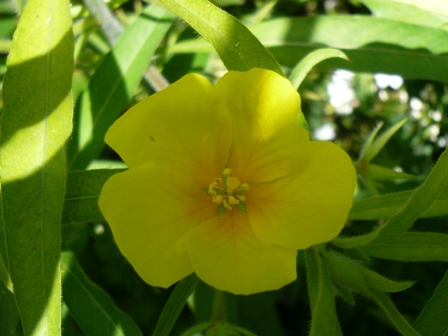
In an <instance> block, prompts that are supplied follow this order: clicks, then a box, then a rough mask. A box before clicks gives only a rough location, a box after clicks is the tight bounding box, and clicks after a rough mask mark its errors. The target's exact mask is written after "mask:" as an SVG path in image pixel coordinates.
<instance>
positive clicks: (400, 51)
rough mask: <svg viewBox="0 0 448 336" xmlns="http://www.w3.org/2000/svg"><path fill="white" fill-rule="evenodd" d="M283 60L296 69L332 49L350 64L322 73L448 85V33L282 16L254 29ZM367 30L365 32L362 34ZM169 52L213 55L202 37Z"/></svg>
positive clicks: (366, 19) (370, 21) (326, 66)
mask: <svg viewBox="0 0 448 336" xmlns="http://www.w3.org/2000/svg"><path fill="white" fill-rule="evenodd" d="M249 29H250V30H251V31H252V33H254V35H255V36H256V37H257V38H258V39H259V40H260V41H261V43H263V45H264V46H265V47H267V48H268V49H269V50H270V51H271V52H272V54H273V55H274V57H275V58H276V59H277V61H278V62H279V63H280V64H282V65H285V66H289V67H293V66H295V65H296V64H297V62H298V61H299V60H300V59H302V58H303V57H305V56H306V55H307V54H308V53H310V52H311V51H313V50H315V49H318V48H322V47H329V48H335V49H339V50H341V51H343V52H344V53H345V55H346V56H347V57H348V58H349V59H350V62H347V61H345V60H341V59H338V58H333V59H329V60H326V61H325V62H322V63H320V64H318V65H317V66H316V69H317V70H321V71H328V70H333V69H338V68H340V69H348V70H352V71H355V72H372V73H376V72H382V73H393V74H399V75H401V76H403V77H406V78H421V79H433V80H437V81H440V82H445V83H446V82H448V77H447V76H445V74H446V73H448V45H447V44H446V43H445V41H446V40H447V39H448V31H444V30H440V29H436V28H431V27H423V26H418V25H413V24H408V23H403V22H399V21H395V20H390V19H382V18H375V17H370V16H362V15H350V16H347V15H328V16H315V17H300V18H278V19H272V20H267V21H264V22H261V23H259V24H254V25H251V26H249ZM360 32H362V34H360ZM169 52H174V53H179V52H188V53H190V52H213V49H212V48H211V47H210V45H208V44H207V43H206V42H205V41H201V40H198V39H195V40H189V41H185V42H181V43H178V44H176V45H174V46H172V47H171V48H170V49H169Z"/></svg>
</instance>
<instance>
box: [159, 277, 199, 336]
mask: <svg viewBox="0 0 448 336" xmlns="http://www.w3.org/2000/svg"><path fill="white" fill-rule="evenodd" d="M198 281H199V278H198V277H197V276H196V274H194V273H193V274H190V275H189V276H188V277H186V278H185V279H183V280H181V281H180V282H179V283H178V284H177V285H176V288H174V291H173V292H172V293H171V296H170V297H169V299H168V301H167V303H166V304H165V307H164V308H163V311H162V314H160V317H159V320H158V321H157V325H156V328H155V330H154V332H153V334H152V335H153V336H168V335H169V334H170V331H171V329H172V328H173V326H174V323H175V322H176V320H177V318H178V317H179V315H180V313H181V311H182V309H183V307H184V306H185V302H186V301H187V299H188V297H189V296H190V295H191V293H193V291H194V289H195V288H196V285H197V284H198Z"/></svg>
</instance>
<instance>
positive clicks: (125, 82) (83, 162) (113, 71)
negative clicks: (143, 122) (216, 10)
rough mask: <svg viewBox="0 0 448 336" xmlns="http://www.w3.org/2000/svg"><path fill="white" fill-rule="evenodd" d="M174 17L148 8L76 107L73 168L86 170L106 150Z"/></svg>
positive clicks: (71, 149) (71, 145)
mask: <svg viewBox="0 0 448 336" xmlns="http://www.w3.org/2000/svg"><path fill="white" fill-rule="evenodd" d="M172 20H173V15H172V14H170V13H168V12H167V11H165V9H163V8H160V7H158V6H156V5H150V6H149V7H147V8H146V9H145V10H144V11H143V12H142V14H141V15H140V16H139V17H138V18H137V20H136V21H135V22H134V23H133V24H132V25H131V26H129V27H128V28H127V29H126V30H125V31H124V33H123V34H122V35H121V36H120V38H119V39H118V41H117V44H116V45H115V46H114V48H113V49H112V51H111V52H110V53H109V54H107V56H106V57H105V59H104V60H103V62H102V63H101V65H100V66H99V68H98V69H97V70H96V72H95V74H94V75H93V77H92V79H91V80H90V83H89V87H88V88H87V90H86V91H84V92H83V93H82V95H81V96H80V97H79V99H78V101H77V104H76V112H75V119H76V120H77V122H76V123H75V127H76V129H75V131H74V134H73V139H72V140H71V141H70V142H69V146H68V156H69V166H70V167H71V169H72V170H76V169H84V168H86V167H87V166H88V164H89V163H90V162H91V161H92V160H93V159H95V158H96V157H97V156H98V154H99V153H100V152H101V150H102V149H103V148H104V140H103V139H104V135H105V134H106V132H107V130H108V129H109V127H110V125H112V123H113V122H114V121H115V120H116V119H117V118H118V116H119V115H120V114H121V113H122V112H123V110H124V109H125V107H126V105H127V104H128V103H129V101H130V100H131V98H132V96H133V95H134V92H135V90H136V89H137V87H138V85H139V83H140V82H141V79H142V77H143V74H144V73H145V71H146V69H147V68H148V66H149V64H150V62H151V59H152V56H153V55H154V52H155V50H156V49H157V47H158V45H159V44H160V41H161V40H162V38H163V37H164V36H165V34H166V32H167V31H168V29H169V27H170V26H171V24H172V22H173V21H172Z"/></svg>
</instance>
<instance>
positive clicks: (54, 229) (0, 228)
mask: <svg viewBox="0 0 448 336" xmlns="http://www.w3.org/2000/svg"><path fill="white" fill-rule="evenodd" d="M69 6H70V2H69V1H68V0H61V1H53V0H29V1H28V2H27V5H26V7H25V10H24V11H23V14H22V17H21V18H20V21H19V23H18V27H17V30H16V31H15V34H14V39H13V43H12V46H11V52H10V54H9V57H8V62H7V72H6V75H5V81H4V90H3V99H4V110H3V114H2V130H1V132H2V139H1V147H2V150H1V151H0V167H1V173H0V175H1V176H2V201H1V203H2V204H1V208H2V209H1V210H2V214H1V216H0V218H1V220H2V223H0V252H1V254H2V256H3V258H4V259H5V264H6V266H7V268H8V270H9V274H10V276H11V280H12V282H13V284H14V292H15V297H16V300H17V305H18V309H19V312H20V317H21V320H22V325H23V329H24V334H25V335H60V333H61V279H60V270H59V255H60V245H61V232H60V230H61V227H60V219H61V212H62V205H63V200H64V194H65V179H66V158H65V143H66V141H67V139H68V137H69V135H70V132H71V130H72V109H73V104H72V99H71V82H72V75H73V33H72V27H71V22H72V19H71V15H70V10H69V9H70V7H69Z"/></svg>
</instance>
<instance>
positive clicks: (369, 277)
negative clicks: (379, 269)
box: [358, 265, 415, 293]
mask: <svg viewBox="0 0 448 336" xmlns="http://www.w3.org/2000/svg"><path fill="white" fill-rule="evenodd" d="M359 266H360V267H358V271H359V272H360V273H361V276H362V277H363V279H364V281H365V283H366V284H368V285H369V286H370V287H373V288H376V289H378V290H380V291H382V292H389V293H396V292H401V291H404V290H406V289H408V288H409V287H411V286H412V285H413V284H414V283H415V281H393V280H390V279H388V278H386V277H384V276H382V275H381V274H378V273H376V272H374V271H372V270H370V269H368V268H367V267H364V266H361V265H359Z"/></svg>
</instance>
